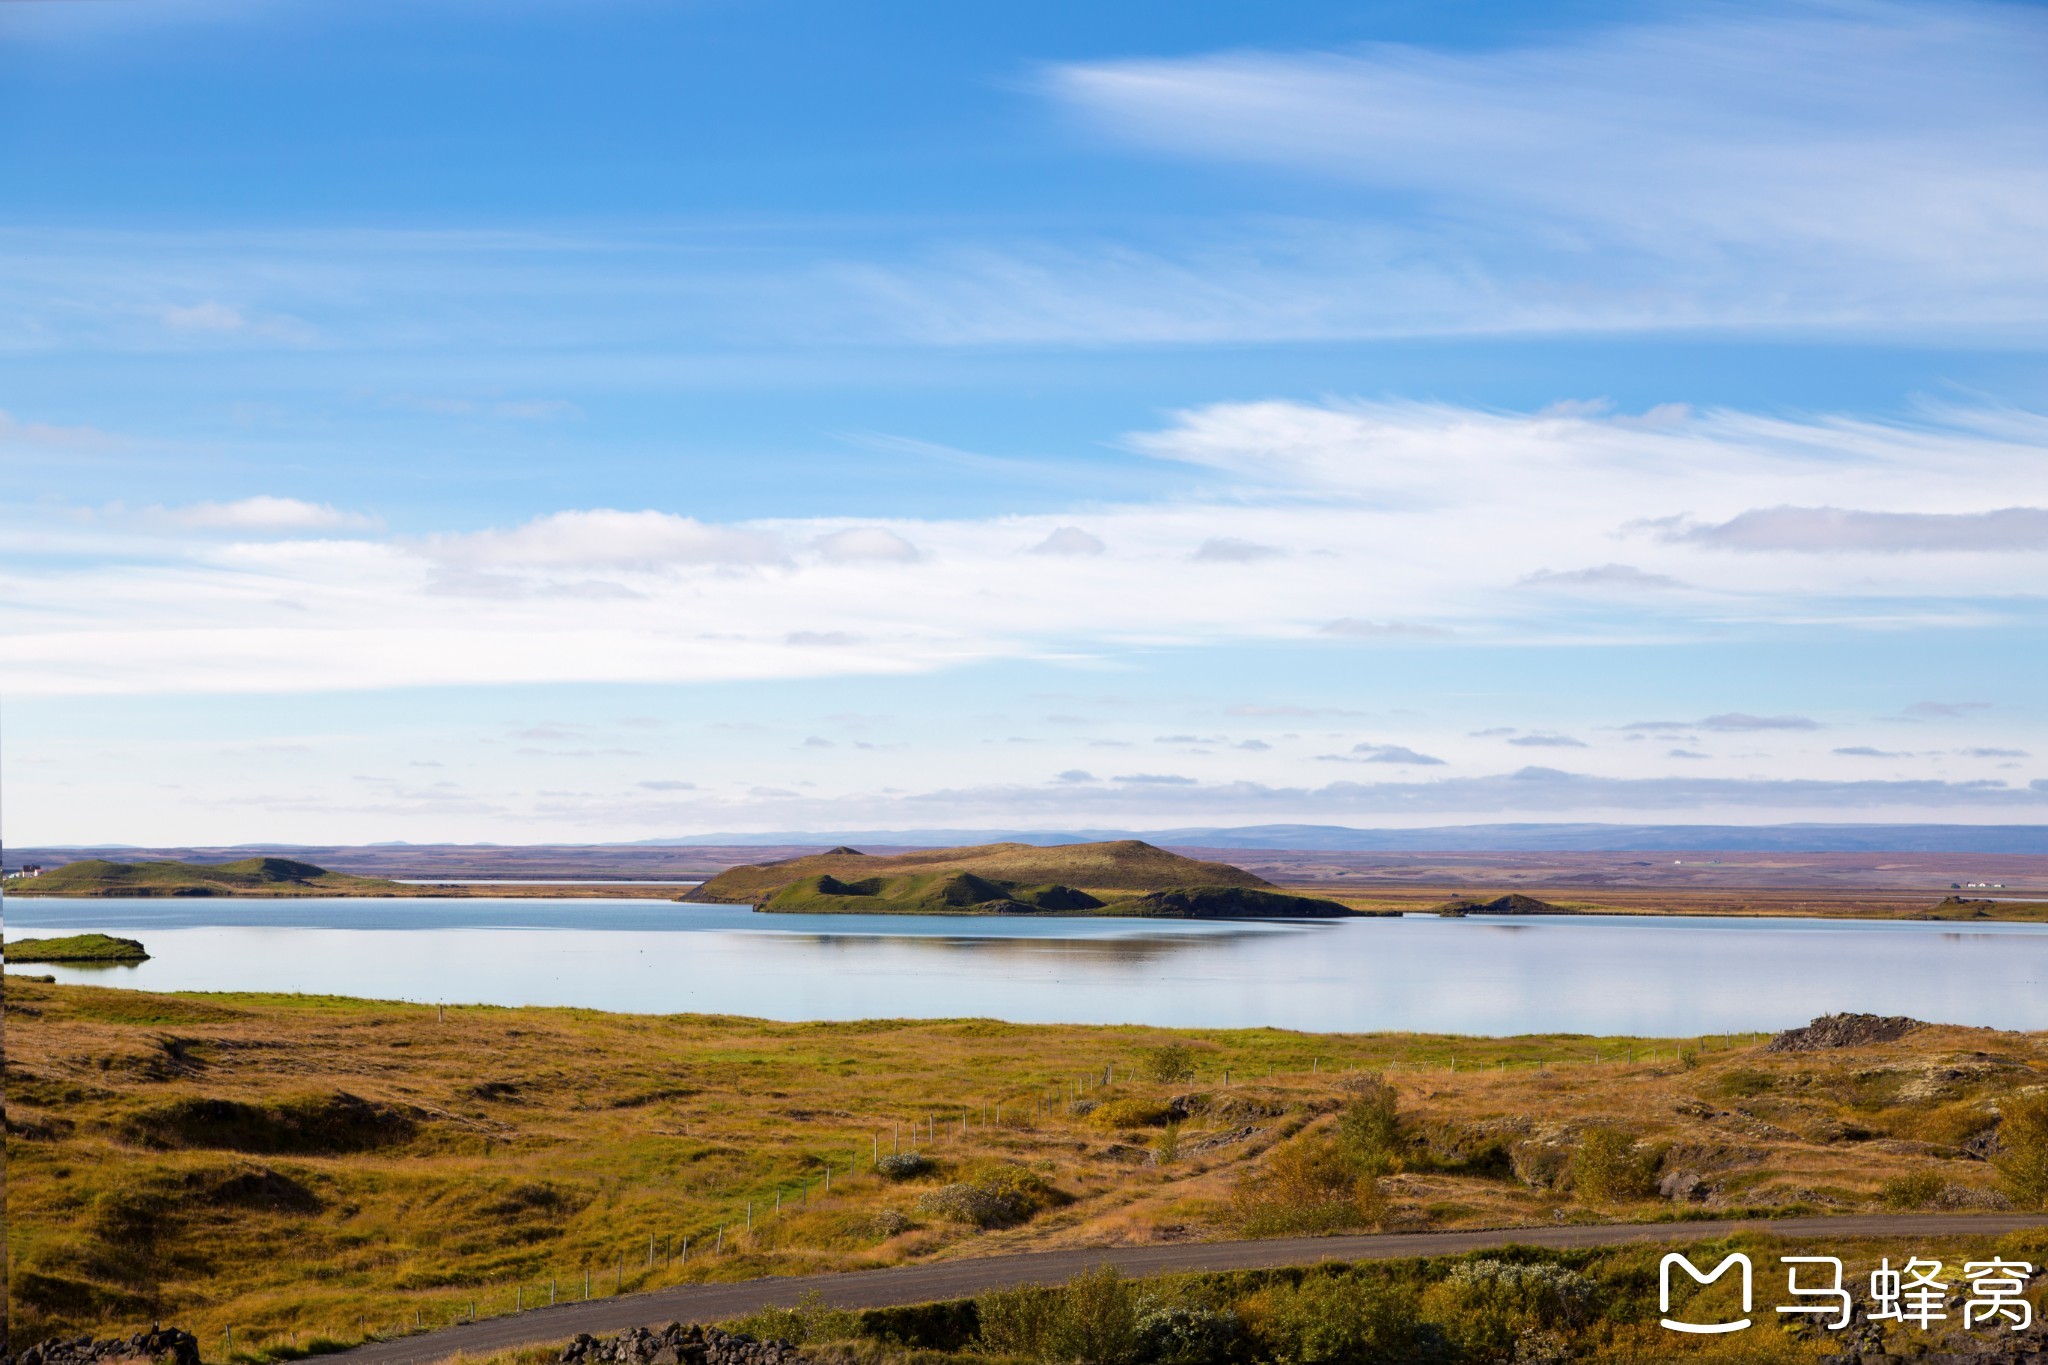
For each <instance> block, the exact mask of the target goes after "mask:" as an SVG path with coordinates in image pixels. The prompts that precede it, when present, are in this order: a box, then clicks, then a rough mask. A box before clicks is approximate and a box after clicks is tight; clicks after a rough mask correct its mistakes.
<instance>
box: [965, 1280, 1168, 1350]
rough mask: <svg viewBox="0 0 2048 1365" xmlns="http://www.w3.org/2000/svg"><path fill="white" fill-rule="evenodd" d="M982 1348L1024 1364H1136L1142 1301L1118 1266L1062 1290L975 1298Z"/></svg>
mask: <svg viewBox="0 0 2048 1365" xmlns="http://www.w3.org/2000/svg"><path fill="white" fill-rule="evenodd" d="M975 1311H976V1314H977V1316H978V1317H979V1319H980V1323H981V1329H980V1330H981V1344H982V1347H983V1348H984V1349H985V1350H986V1351H988V1353H989V1354H991V1355H997V1356H1016V1357H1021V1358H1023V1359H1025V1360H1036V1361H1045V1362H1058V1363H1059V1365H1067V1362H1072V1361H1085V1362H1087V1363H1088V1365H1138V1362H1139V1361H1140V1359H1141V1358H1140V1356H1139V1354H1138V1301H1137V1295H1136V1293H1135V1292H1134V1291H1133V1289H1132V1286H1131V1284H1130V1282H1129V1281H1127V1280H1125V1279H1124V1278H1123V1276H1121V1275H1119V1274H1118V1273H1117V1271H1116V1268H1115V1267H1114V1266H1102V1267H1100V1268H1099V1269H1096V1270H1091V1271H1087V1272H1085V1273H1083V1274H1080V1275H1077V1276H1075V1277H1074V1278H1073V1279H1071V1280H1069V1281H1068V1282H1067V1283H1066V1284H1065V1285H1064V1286H1061V1287H1059V1288H1056V1289H1055V1288H1045V1287H1037V1286H1034V1287H1031V1288H1026V1289H1005V1290H998V1291H996V1292H994V1293H991V1294H984V1295H982V1296H981V1297H980V1298H978V1299H976V1300H975Z"/></svg>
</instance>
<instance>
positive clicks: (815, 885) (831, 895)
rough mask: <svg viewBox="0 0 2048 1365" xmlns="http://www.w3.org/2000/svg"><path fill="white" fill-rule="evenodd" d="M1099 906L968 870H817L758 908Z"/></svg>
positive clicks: (857, 911)
mask: <svg viewBox="0 0 2048 1365" xmlns="http://www.w3.org/2000/svg"><path fill="white" fill-rule="evenodd" d="M1101 905H1102V902H1101V901H1100V900H1097V899H1096V898H1095V897H1094V896H1091V895H1089V894H1088V893H1087V892H1085V891H1076V890H1075V889H1074V888H1073V887H1071V886H1059V885H1047V886H1022V885H1019V884H1018V883H1016V882H1009V881H997V880H994V879H992V878H988V877H983V876H979V875H977V874H975V873H972V872H910V873H903V874H900V875H897V876H894V877H863V878H861V879H860V880H859V881H844V880H842V879H840V878H838V877H835V876H833V875H832V874H831V873H829V872H821V873H819V874H817V875H816V876H813V877H803V878H800V879H799V880H797V881H793V882H791V883H790V884H789V885H788V886H785V887H783V888H782V889H781V890H779V891H777V892H776V893H775V894H774V895H772V896H770V897H768V899H767V900H765V901H762V902H761V903H760V906H759V908H760V909H762V910H767V911H773V912H776V913H779V914H805V915H961V914H976V915H1019V914H1042V913H1047V912H1055V913H1056V912H1059V911H1068V912H1072V911H1080V910H1095V909H1098V908H1100V907H1101Z"/></svg>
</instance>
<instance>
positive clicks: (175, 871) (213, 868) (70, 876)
mask: <svg viewBox="0 0 2048 1365" xmlns="http://www.w3.org/2000/svg"><path fill="white" fill-rule="evenodd" d="M419 890H420V888H417V887H410V886H403V885H400V884H399V883H397V882H390V881H385V880H384V879H383V878H381V877H354V876H350V875H349V874H348V873H346V872H329V871H328V870H327V869H326V868H324V867H315V866H314V865H313V864H312V863H302V862H297V861H294V860H293V859H290V858H243V859H240V860H239V861H236V862H232V863H175V862H150V863H116V862H109V861H108V860H107V859H105V858H86V859H84V860H82V861H80V862H75V863H66V864H65V865H64V866H62V867H58V868H52V869H51V870H50V871H48V872H45V873H43V875H42V876H40V877H17V878H15V879H14V880H13V881H12V882H10V883H8V887H7V894H8V895H10V896H407V895H415V894H417V893H418V891H419Z"/></svg>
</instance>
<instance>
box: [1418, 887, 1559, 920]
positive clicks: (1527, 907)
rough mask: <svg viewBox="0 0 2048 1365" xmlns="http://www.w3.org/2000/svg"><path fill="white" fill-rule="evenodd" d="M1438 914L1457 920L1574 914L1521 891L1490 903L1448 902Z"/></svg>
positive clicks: (1464, 899)
mask: <svg viewBox="0 0 2048 1365" xmlns="http://www.w3.org/2000/svg"><path fill="white" fill-rule="evenodd" d="M1437 913H1438V914H1439V915H1447V916H1449V917H1451V918H1453V919H1455V918H1457V917H1458V916H1460V915H1569V914H1570V913H1572V912H1571V911H1569V910H1566V909H1564V908H1563V907H1561V906H1556V905H1552V904H1551V903H1550V902H1549V901H1540V900H1537V899H1536V898H1535V897H1534V896H1525V895H1523V894H1522V893H1521V892H1519V891H1514V892H1510V893H1509V894H1507V895H1505V896H1495V897H1494V898H1493V899H1492V900H1490V901H1482V900H1479V899H1477V898H1475V897H1472V896H1464V897H1461V898H1459V899H1458V900H1454V901H1449V902H1446V903H1445V904H1444V905H1442V906H1441V907H1439V908H1438V910H1437Z"/></svg>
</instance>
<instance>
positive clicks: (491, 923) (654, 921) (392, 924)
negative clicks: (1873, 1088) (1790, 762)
mask: <svg viewBox="0 0 2048 1365" xmlns="http://www.w3.org/2000/svg"><path fill="white" fill-rule="evenodd" d="M6 930H7V933H8V935H9V936H10V937H23V936H31V937H32V936H34V935H35V934H37V933H50V932H56V931H62V932H66V933H73V932H84V931H87V930H101V931H105V932H108V933H118V934H122V935H125V936H127V937H130V938H140V939H142V940H143V941H144V943H145V944H146V945H147V946H148V948H149V951H150V952H151V953H152V954H153V957H152V959H151V960H150V961H149V962H146V963H143V964H141V965H139V966H134V967H101V968H63V967H45V966H34V967H28V966H24V967H23V968H22V970H24V971H34V972H38V973H49V974H52V975H55V976H56V977H57V978H58V979H59V980H63V981H77V982H91V983H95V984H100V985H108V986H133V987H137V988H142V989H151V990H266V991H304V992H314V993H320V994H334V995H355V996H371V997H377V998H382V999H403V1000H417V1001H422V1002H433V1001H448V1002H451V1003H461V1002H482V1003H492V1004H505V1005H582V1006H589V1007H592V1008H596V1009H606V1010H626V1011H634V1012H649V1013H674V1012H685V1011H703V1012H715V1013H729V1014H746V1015H756V1016H763V1017H767V1018H772V1019H862V1018H875V1017H922V1018H945V1017H962V1016H981V1017H993V1018H999V1019H1009V1020H1015V1021H1019V1022H1054V1021H1065V1022H1076V1023H1145V1024H1159V1025H1174V1026H1241V1025H1260V1024H1264V1025H1273V1026H1277V1027H1281V1028H1291V1029H1306V1030H1318V1031H1331V1030H1370V1029H1414V1030H1421V1031H1430V1032H1447V1033H1484V1034H1512V1033H1535V1032H1551V1031H1566V1032H1577V1033H1599V1034H1633V1035H1637V1036H1663V1037H1672V1036H1689V1035H1694V1034H1700V1033H1714V1032H1739V1031H1744V1030H1751V1029H1757V1030H1761V1029H1776V1028H1783V1027H1786V1026H1788V1025H1792V1024H1798V1023H1804V1022H1805V1021H1806V1020H1808V1019H1810V1018H1812V1017H1813V1016H1815V1015H1818V1014H1826V1013H1830V1012H1833V1011H1837V1010H1864V1011H1869V1012H1872V1013H1877V1014H1910V1015H1914V1016H1916V1017H1918V1018H1921V1019H1931V1020H1938V1021H1943V1022H1950V1023H1960V1024H1984V1025H1993V1026H1997V1027H2002V1028H2035V1029H2038V1028H2048V925H2043V924H2008V925H1989V926H1979V925H1973V926H1970V927H1969V928H1967V929H1964V928H1958V927H1956V926H1954V925H1945V924H1933V923H1900V922H1896V921H1884V922H1880V921H1840V920H1834V921H1828V920H1800V919H1762V920H1758V919H1695V918H1685V919H1675V918H1657V917H1647V916H1615V917H1602V918H1587V919H1579V918H1556V919H1551V918H1543V919H1513V920H1510V919H1501V918H1479V917H1474V918H1470V919H1461V920H1458V919H1438V918H1436V917H1434V916H1427V917H1424V916H1414V917H1408V918H1402V919H1369V920H1342V921H1288V922H1272V921H1267V922H1228V923H1218V922H1201V923H1193V922H1187V921H1160V920H1152V921H1138V920H1117V919H1046V920H1035V919H1003V918H993V917H992V918H987V919H981V918H973V917H963V918H944V919H937V918H923V917H919V918H904V917H895V916H869V915H815V916H814V915H757V914H754V913H753V912H751V911H749V910H746V909H743V908H737V907H731V906H713V905H681V904H676V903H673V902H669V901H664V900H650V901H638V900H631V901H625V900H602V901H600V900H542V899H532V900H526V899H520V900H511V899H507V900H494V899H483V898H477V899H465V900H446V899H419V900H411V899H393V900H374V901H365V900H294V901H270V902H265V901H215V902H204V901H165V900H91V901H59V900H33V899H31V900H13V901H10V902H8V904H7V906H6Z"/></svg>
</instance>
